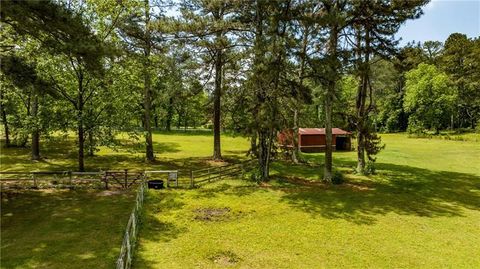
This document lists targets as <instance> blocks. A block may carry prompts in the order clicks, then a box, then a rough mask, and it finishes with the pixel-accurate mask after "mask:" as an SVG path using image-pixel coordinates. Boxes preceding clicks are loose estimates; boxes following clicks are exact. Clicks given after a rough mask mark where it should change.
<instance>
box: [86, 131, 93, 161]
mask: <svg viewBox="0 0 480 269" xmlns="http://www.w3.org/2000/svg"><path fill="white" fill-rule="evenodd" d="M87 136H88V156H89V157H93V156H94V155H95V144H94V143H95V141H94V139H93V130H92V129H90V130H88V132H87Z"/></svg>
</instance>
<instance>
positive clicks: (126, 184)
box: [125, 169, 128, 189]
mask: <svg viewBox="0 0 480 269" xmlns="http://www.w3.org/2000/svg"><path fill="white" fill-rule="evenodd" d="M127 187H128V169H125V189H126V188H127Z"/></svg>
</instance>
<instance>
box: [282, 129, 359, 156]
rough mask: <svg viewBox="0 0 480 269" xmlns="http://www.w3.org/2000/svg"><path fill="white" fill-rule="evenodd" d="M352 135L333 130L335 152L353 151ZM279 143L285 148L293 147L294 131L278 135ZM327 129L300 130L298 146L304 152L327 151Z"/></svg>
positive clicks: (340, 130)
mask: <svg viewBox="0 0 480 269" xmlns="http://www.w3.org/2000/svg"><path fill="white" fill-rule="evenodd" d="M351 135H352V133H350V132H347V131H344V130H342V129H340V128H332V147H333V150H351V148H352V142H351ZM278 142H279V143H280V145H282V146H283V147H293V130H286V131H283V132H281V133H279V134H278ZM325 145H326V137H325V128H299V129H298V146H299V148H300V151H302V152H321V151H324V150H325Z"/></svg>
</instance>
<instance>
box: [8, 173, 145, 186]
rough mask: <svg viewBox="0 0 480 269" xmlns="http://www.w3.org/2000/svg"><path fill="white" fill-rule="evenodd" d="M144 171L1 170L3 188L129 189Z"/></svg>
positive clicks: (139, 180)
mask: <svg viewBox="0 0 480 269" xmlns="http://www.w3.org/2000/svg"><path fill="white" fill-rule="evenodd" d="M143 176H144V172H143V171H129V170H128V169H124V170H109V171H96V172H74V171H35V172H18V171H15V172H8V171H7V172H6V171H2V172H0V184H1V188H2V189H28V188H33V189H47V188H70V189H72V188H94V189H102V188H104V189H109V188H110V187H113V188H124V189H127V188H129V187H131V186H132V185H134V184H138V183H139V182H141V180H142V179H143Z"/></svg>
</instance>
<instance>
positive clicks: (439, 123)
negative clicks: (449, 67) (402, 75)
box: [404, 64, 457, 131]
mask: <svg viewBox="0 0 480 269" xmlns="http://www.w3.org/2000/svg"><path fill="white" fill-rule="evenodd" d="M405 88H406V93H405V100H404V108H405V110H406V111H407V112H408V113H410V117H409V126H410V125H412V127H411V128H409V131H418V130H420V129H422V128H424V129H433V130H435V131H438V130H440V129H441V128H445V127H447V126H448V121H449V119H450V116H451V115H452V113H453V110H454V108H455V101H456V98H457V93H456V89H455V88H454V86H453V85H452V84H451V82H450V80H449V78H448V76H447V75H446V74H445V73H443V72H441V71H439V70H438V69H437V68H436V67H435V66H433V65H428V64H420V65H418V67H417V68H416V69H414V70H411V71H409V72H407V74H406V85H405Z"/></svg>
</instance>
